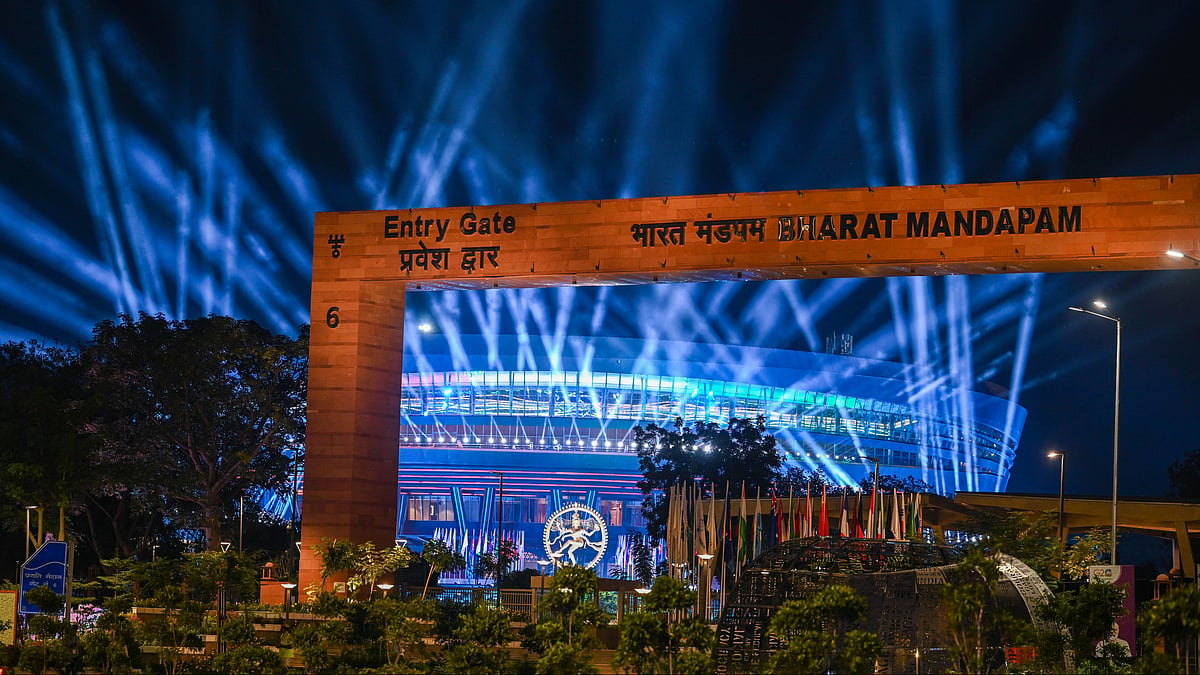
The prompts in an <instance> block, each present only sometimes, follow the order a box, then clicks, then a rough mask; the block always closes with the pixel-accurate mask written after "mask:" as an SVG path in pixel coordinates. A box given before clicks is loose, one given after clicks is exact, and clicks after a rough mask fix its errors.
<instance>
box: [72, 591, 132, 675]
mask: <svg viewBox="0 0 1200 675" xmlns="http://www.w3.org/2000/svg"><path fill="white" fill-rule="evenodd" d="M103 607H104V612H103V613H101V614H100V616H99V617H97V618H96V623H95V625H94V626H93V627H92V629H91V630H88V631H84V632H83V634H82V635H80V636H79V651H80V655H81V657H82V659H83V665H84V666H85V667H87V668H88V669H89V670H90V671H92V672H96V673H127V672H131V671H133V669H135V668H137V669H139V670H140V668H141V658H142V650H141V647H140V646H139V645H138V643H137V628H136V626H135V625H134V623H133V622H132V621H130V619H129V616H128V615H129V611H130V609H131V608H132V604H131V603H130V601H129V596H128V595H118V596H115V597H112V598H109V599H108V600H105V601H104V605H103Z"/></svg>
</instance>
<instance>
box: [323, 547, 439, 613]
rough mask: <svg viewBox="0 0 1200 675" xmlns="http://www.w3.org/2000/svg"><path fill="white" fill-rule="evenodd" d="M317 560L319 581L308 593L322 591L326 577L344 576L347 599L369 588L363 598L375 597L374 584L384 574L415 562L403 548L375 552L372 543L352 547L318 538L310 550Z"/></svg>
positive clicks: (405, 548) (411, 555)
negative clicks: (319, 563) (319, 564)
mask: <svg viewBox="0 0 1200 675" xmlns="http://www.w3.org/2000/svg"><path fill="white" fill-rule="evenodd" d="M313 551H314V552H316V554H317V557H318V558H319V559H320V560H321V582H320V586H319V587H317V585H316V582H314V583H313V587H311V588H310V589H309V590H312V591H318V590H320V591H324V590H325V584H326V582H327V581H328V579H329V577H331V576H334V575H336V574H342V573H344V574H346V575H347V578H346V592H347V593H348V594H349V595H350V596H355V595H357V594H358V592H359V590H360V589H362V588H367V589H369V590H368V592H367V597H368V598H370V597H371V596H373V595H374V594H375V582H376V581H377V580H378V579H379V578H380V577H383V576H385V575H389V574H392V573H394V572H395V571H396V570H398V569H400V568H402V567H407V566H408V565H409V564H411V563H412V561H413V560H414V559H415V556H414V554H413V552H412V551H410V550H409V549H408V548H407V547H405V546H393V547H391V548H384V549H376V548H375V544H373V543H372V542H369V541H368V542H364V543H362V544H355V543H354V542H351V541H343V540H337V539H322V540H321V543H319V544H317V545H316V546H314V547H313Z"/></svg>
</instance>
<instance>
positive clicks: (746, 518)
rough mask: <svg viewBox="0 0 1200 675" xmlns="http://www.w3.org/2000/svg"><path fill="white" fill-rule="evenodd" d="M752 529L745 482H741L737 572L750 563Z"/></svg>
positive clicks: (752, 550)
mask: <svg viewBox="0 0 1200 675" xmlns="http://www.w3.org/2000/svg"><path fill="white" fill-rule="evenodd" d="M753 527H754V520H753V517H752V516H751V515H750V510H749V507H747V506H746V481H742V522H741V530H742V532H741V535H742V543H741V546H739V547H738V571H739V572H740V571H741V568H742V567H745V566H746V564H748V563H749V562H750V557H751V554H752V553H753V552H754V534H753V533H752V532H751V530H752V529H753Z"/></svg>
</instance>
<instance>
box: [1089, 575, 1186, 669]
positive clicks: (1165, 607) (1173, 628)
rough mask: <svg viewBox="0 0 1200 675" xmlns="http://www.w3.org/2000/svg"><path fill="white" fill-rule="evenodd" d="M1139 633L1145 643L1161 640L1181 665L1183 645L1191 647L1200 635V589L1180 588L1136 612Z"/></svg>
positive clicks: (1184, 652) (1183, 652) (1183, 651)
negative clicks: (1189, 644)
mask: <svg viewBox="0 0 1200 675" xmlns="http://www.w3.org/2000/svg"><path fill="white" fill-rule="evenodd" d="M1097 585H1104V584H1097ZM1138 631H1139V633H1140V638H1141V639H1142V641H1144V642H1146V643H1148V644H1154V643H1155V642H1157V641H1158V640H1162V641H1163V643H1164V645H1165V646H1166V648H1167V649H1168V650H1171V651H1173V652H1174V656H1175V658H1176V659H1177V660H1179V661H1180V662H1182V659H1183V657H1184V656H1185V655H1186V649H1187V647H1186V645H1187V644H1188V643H1189V642H1190V643H1191V644H1192V645H1194V644H1195V640H1196V636H1197V635H1200V586H1196V585H1195V584H1186V585H1183V586H1179V587H1178V588H1174V589H1171V590H1170V591H1168V592H1167V593H1165V594H1164V595H1163V596H1162V597H1160V598H1159V599H1158V600H1156V601H1154V602H1152V603H1148V604H1146V605H1144V606H1142V608H1141V610H1140V611H1139V612H1138Z"/></svg>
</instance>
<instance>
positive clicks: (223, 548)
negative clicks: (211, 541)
mask: <svg viewBox="0 0 1200 675" xmlns="http://www.w3.org/2000/svg"><path fill="white" fill-rule="evenodd" d="M230 546H233V542H229V541H223V542H221V553H228V552H229V547H230Z"/></svg>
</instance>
